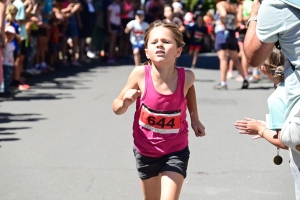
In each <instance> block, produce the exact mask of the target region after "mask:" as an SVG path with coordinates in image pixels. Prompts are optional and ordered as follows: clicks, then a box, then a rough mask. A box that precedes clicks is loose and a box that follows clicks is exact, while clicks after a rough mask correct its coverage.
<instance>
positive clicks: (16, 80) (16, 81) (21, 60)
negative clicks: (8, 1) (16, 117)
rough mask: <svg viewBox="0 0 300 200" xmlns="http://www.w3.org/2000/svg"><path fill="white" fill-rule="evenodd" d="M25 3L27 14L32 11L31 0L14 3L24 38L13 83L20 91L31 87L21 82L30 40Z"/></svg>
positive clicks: (20, 0) (16, 62) (17, 0)
mask: <svg viewBox="0 0 300 200" xmlns="http://www.w3.org/2000/svg"><path fill="white" fill-rule="evenodd" d="M24 3H26V7H27V9H26V12H27V13H28V12H30V11H31V4H30V2H29V0H27V1H25V2H23V1H22V0H15V1H14V2H13V5H15V6H16V7H17V9H18V12H17V15H16V20H17V22H18V25H19V31H20V35H21V38H22V41H21V44H20V48H19V52H18V55H17V58H16V61H15V69H14V73H13V82H12V86H13V87H14V88H15V89H18V90H28V89H29V88H30V86H29V85H28V84H26V83H24V82H23V81H22V80H21V74H22V72H23V66H24V59H25V55H26V54H27V47H28V45H27V44H28V38H27V31H26V23H27V20H26V12H25V5H24Z"/></svg>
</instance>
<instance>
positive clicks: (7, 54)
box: [0, 25, 16, 98]
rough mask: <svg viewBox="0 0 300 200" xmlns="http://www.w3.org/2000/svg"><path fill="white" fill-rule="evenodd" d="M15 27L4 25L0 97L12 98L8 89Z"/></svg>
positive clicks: (10, 77)
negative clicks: (1, 90) (0, 89)
mask: <svg viewBox="0 0 300 200" xmlns="http://www.w3.org/2000/svg"><path fill="white" fill-rule="evenodd" d="M15 34H16V31H15V28H14V27H13V26H10V25H8V26H6V27H5V43H6V45H5V48H4V49H3V93H1V94H0V97H5V98H13V93H12V92H11V90H10V87H11V83H12V75H13V68H14V61H15V59H14V50H15V46H14V42H13V40H14V39H15Z"/></svg>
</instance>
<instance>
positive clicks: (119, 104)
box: [112, 67, 144, 115]
mask: <svg viewBox="0 0 300 200" xmlns="http://www.w3.org/2000/svg"><path fill="white" fill-rule="evenodd" d="M143 76H144V67H135V68H134V69H133V70H132V72H131V74H130V75H129V77H128V80H127V83H126V85H125V87H124V88H123V89H122V91H121V93H120V94H119V96H118V97H117V98H116V99H115V100H114V101H113V104H112V108H113V111H114V113H115V114H117V115H121V114H124V113H125V112H126V111H127V109H128V107H129V106H130V105H131V104H132V103H133V102H134V101H135V100H136V99H137V98H138V97H139V96H140V94H141V92H140V88H139V84H138V82H139V80H140V79H141V78H142V77H143Z"/></svg>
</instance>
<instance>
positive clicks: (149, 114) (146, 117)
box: [139, 104, 181, 134]
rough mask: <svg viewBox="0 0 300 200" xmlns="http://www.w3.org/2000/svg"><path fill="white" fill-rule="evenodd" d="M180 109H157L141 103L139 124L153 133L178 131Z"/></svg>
mask: <svg viewBox="0 0 300 200" xmlns="http://www.w3.org/2000/svg"><path fill="white" fill-rule="evenodd" d="M180 114H181V111H180V110H177V111H157V110H153V109H150V108H148V107H147V106H146V105H144V104H143V105H142V109H141V114H140V119H139V125H140V126H142V127H144V128H147V129H149V130H151V131H153V132H155V133H160V134H171V133H173V134H174V133H175V134H176V133H178V132H179V129H180Z"/></svg>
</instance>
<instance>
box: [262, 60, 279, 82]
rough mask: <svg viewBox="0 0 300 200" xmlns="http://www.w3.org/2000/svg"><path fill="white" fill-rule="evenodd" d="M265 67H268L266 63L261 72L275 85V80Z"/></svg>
mask: <svg viewBox="0 0 300 200" xmlns="http://www.w3.org/2000/svg"><path fill="white" fill-rule="evenodd" d="M265 65H267V63H264V64H263V65H261V66H260V70H261V71H262V73H263V74H264V75H266V76H267V77H268V79H269V80H270V81H272V82H273V83H275V82H274V79H273V76H272V75H271V74H270V73H269V72H268V70H267V69H266V67H265ZM275 84H276V83H275Z"/></svg>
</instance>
